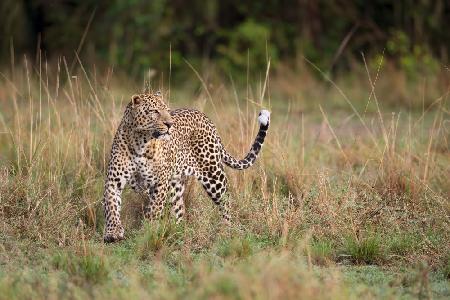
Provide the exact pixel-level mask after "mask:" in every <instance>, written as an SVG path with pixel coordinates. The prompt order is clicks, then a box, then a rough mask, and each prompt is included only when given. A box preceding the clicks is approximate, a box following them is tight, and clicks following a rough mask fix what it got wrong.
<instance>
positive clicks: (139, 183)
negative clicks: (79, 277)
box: [103, 92, 270, 242]
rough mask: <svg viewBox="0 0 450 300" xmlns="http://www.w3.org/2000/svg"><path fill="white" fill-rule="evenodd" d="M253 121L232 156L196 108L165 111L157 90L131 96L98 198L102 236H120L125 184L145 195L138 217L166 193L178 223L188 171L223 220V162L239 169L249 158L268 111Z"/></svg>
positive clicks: (158, 209) (158, 208)
mask: <svg viewBox="0 0 450 300" xmlns="http://www.w3.org/2000/svg"><path fill="white" fill-rule="evenodd" d="M258 121H259V124H260V127H259V131H258V134H257V136H256V139H255V141H254V143H253V145H252V147H251V149H250V151H249V152H248V154H247V155H246V156H245V158H244V159H241V160H237V159H235V158H234V157H233V156H232V155H231V154H229V153H228V152H227V151H226V150H225V147H224V146H223V143H222V141H221V139H220V137H219V135H218V133H217V129H216V127H215V125H214V124H213V122H211V120H210V119H208V117H207V116H206V115H205V114H203V113H202V112H200V111H198V110H194V109H175V110H170V109H169V108H168V106H167V105H166V104H165V103H164V101H163V97H162V95H161V93H160V92H156V93H144V94H139V95H134V96H133V97H132V98H131V101H130V102H129V103H128V105H127V107H126V109H125V113H124V116H123V119H122V121H121V123H120V125H119V127H118V129H117V131H116V134H115V136H114V140H113V143H112V149H111V155H110V161H109V165H108V169H107V176H106V182H105V192H104V197H103V207H104V212H105V219H106V225H105V231H104V241H105V242H115V241H118V240H122V239H123V238H124V228H123V226H122V224H121V221H120V209H121V204H122V200H121V194H122V191H123V189H124V188H125V185H126V184H129V185H130V186H131V187H132V189H133V190H135V191H137V192H140V193H144V194H145V196H146V198H147V204H146V205H145V208H144V217H145V218H146V219H149V220H154V219H157V218H159V217H160V216H161V215H162V211H163V208H164V205H165V202H166V199H167V198H168V196H169V194H170V196H171V200H170V202H171V205H172V213H173V215H175V217H176V220H177V222H180V221H181V220H182V219H183V216H184V213H185V208H184V201H183V192H184V189H185V184H186V179H187V177H188V176H194V177H195V178H196V179H197V180H198V181H200V183H201V184H202V185H203V188H204V189H205V190H206V192H207V194H208V195H209V197H210V198H211V199H212V200H213V202H214V203H215V204H217V205H218V207H219V210H220V212H221V214H222V216H223V219H224V220H225V221H226V222H228V223H229V222H230V213H229V207H228V201H226V200H225V198H224V197H223V195H224V193H225V192H226V190H227V176H226V174H225V172H224V168H223V163H224V164H225V165H227V166H229V167H231V168H233V169H237V170H243V169H246V168H248V167H250V166H251V165H252V164H253V163H254V162H255V160H256V157H257V156H258V154H259V152H260V150H261V146H262V145H263V143H264V138H265V136H266V132H267V130H268V128H269V122H270V113H269V112H268V111H267V110H262V111H261V112H260V113H259V117H258Z"/></svg>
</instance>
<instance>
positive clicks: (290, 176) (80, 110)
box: [0, 61, 450, 299]
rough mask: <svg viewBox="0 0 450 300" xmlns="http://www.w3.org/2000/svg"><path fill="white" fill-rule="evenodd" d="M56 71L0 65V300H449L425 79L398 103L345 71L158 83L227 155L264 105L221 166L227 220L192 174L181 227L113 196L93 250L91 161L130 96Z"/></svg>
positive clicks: (444, 139)
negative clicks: (254, 146) (238, 165)
mask: <svg viewBox="0 0 450 300" xmlns="http://www.w3.org/2000/svg"><path fill="white" fill-rule="evenodd" d="M68 73H69V72H68V71H67V70H66V67H65V64H64V61H61V63H60V64H59V66H58V65H57V66H56V67H55V68H51V67H50V66H49V67H48V70H47V69H46V68H45V67H44V66H43V67H42V69H39V68H34V67H30V66H24V67H16V68H14V74H9V73H8V72H7V71H5V72H2V74H3V75H2V80H1V81H0V153H1V156H0V228H1V229H0V299H29V298H33V299H40V298H46V299H58V298H62V297H64V298H99V299H103V298H113V299H123V298H148V297H152V298H164V299H173V298H195V299H197V298H200V299H209V298H218V299H223V298H227V299H228V298H232V299H249V298H261V299H274V298H283V299H284V298H297V297H298V295H303V297H304V298H308V299H353V298H355V299H357V298H362V297H368V298H397V297H401V298H416V297H422V298H427V297H432V298H445V297H448V296H449V293H450V292H449V291H450V288H449V281H448V278H449V257H450V256H449V252H448V242H447V241H448V240H450V234H449V228H450V226H449V225H450V224H449V220H448V215H449V212H450V207H449V201H448V200H449V195H450V189H449V188H450V185H449V184H448V166H449V164H450V159H449V157H450V156H449V140H448V120H449V115H448V112H449V107H448V100H447V94H446V91H443V92H442V94H440V95H441V96H438V97H437V98H436V97H435V94H436V92H437V91H439V88H438V86H437V85H436V86H435V87H436V89H434V90H433V91H432V92H430V93H427V91H428V90H424V91H423V92H424V94H423V95H422V96H418V94H417V93H413V92H410V91H408V90H404V91H402V92H401V93H403V94H402V95H403V96H402V97H406V98H414V97H415V98H414V99H410V100H411V103H414V105H411V106H408V105H404V104H401V105H402V106H395V103H394V101H393V100H392V97H393V96H392V95H391V94H390V93H391V89H388V88H386V87H391V88H392V84H391V85H390V83H389V82H390V81H392V82H396V80H398V78H395V76H400V75H399V74H398V73H396V72H393V73H391V74H386V75H384V76H380V78H379V80H380V81H379V83H377V85H376V88H374V89H372V86H371V84H370V80H368V81H369V84H367V83H366V82H364V81H363V79H362V78H364V77H361V76H359V77H361V78H358V76H354V74H353V75H352V76H351V77H352V78H338V79H337V80H336V81H333V83H334V84H335V85H336V86H337V87H339V88H340V90H339V89H337V88H336V87H332V88H330V87H329V86H324V84H323V82H322V83H321V81H320V80H318V79H317V78H316V77H313V76H310V75H308V76H309V77H305V76H306V75H303V74H302V76H303V77H304V78H303V77H302V78H300V79H301V80H300V79H298V78H297V83H298V82H302V83H304V86H303V85H301V84H300V85H301V87H298V88H297V89H295V88H294V86H293V82H294V79H295V78H293V77H292V76H293V74H290V73H289V74H287V75H286V76H287V77H288V78H290V80H284V81H283V80H282V76H279V75H278V76H275V77H274V78H273V79H271V80H270V81H267V82H265V83H264V82H263V83H262V84H261V87H259V86H258V85H256V87H254V86H253V85H252V86H248V87H247V88H244V89H240V88H239V86H238V85H237V86H238V87H237V88H236V89H235V88H234V86H233V85H228V84H227V83H226V82H224V81H220V80H219V79H218V78H215V77H214V76H212V77H211V79H210V80H209V81H208V82H206V81H203V82H202V84H198V83H192V84H190V85H188V86H185V87H183V86H179V87H172V89H171V99H170V105H171V106H172V107H183V106H187V107H194V108H197V109H200V110H202V111H205V113H206V114H207V115H208V116H210V118H211V119H212V120H213V121H214V123H215V124H217V126H218V131H219V133H220V134H221V137H222V140H223V141H224V144H225V147H226V148H227V149H228V150H229V151H230V152H231V153H234V154H235V155H236V156H238V157H242V156H243V155H244V154H245V153H246V151H247V150H248V147H249V146H250V144H251V141H252V140H253V138H254V136H255V135H256V116H257V112H258V111H259V110H260V106H262V107H265V108H269V109H270V110H271V111H272V123H271V128H270V129H269V133H268V136H267V142H266V144H265V146H264V149H263V151H262V156H261V157H260V158H259V159H258V163H257V164H256V165H255V166H254V167H252V168H251V169H249V170H247V171H243V172H235V171H232V170H226V172H227V175H228V177H229V183H230V184H229V185H230V189H229V193H228V196H229V197H230V201H231V211H232V219H233V222H232V225H231V226H230V227H224V226H223V224H222V222H221V221H220V216H219V213H218V211H217V208H216V207H214V205H213V204H212V202H211V201H210V200H209V199H208V197H207V196H206V195H205V194H204V192H203V190H202V188H201V187H200V186H199V185H198V184H197V183H195V182H194V181H190V182H189V184H188V187H187V189H186V194H185V199H186V206H187V214H186V222H185V223H184V224H181V225H176V224H174V223H173V220H172V219H170V218H164V219H163V220H161V221H159V222H155V223H152V224H148V223H146V222H142V203H143V201H144V199H142V197H141V196H140V195H137V194H134V193H132V192H131V191H130V190H126V191H125V192H124V194H123V210H122V221H123V224H124V226H125V228H126V233H125V234H126V240H124V241H122V242H120V243H118V244H113V245H104V244H103V243H102V231H103V226H104V218H103V211H102V208H101V199H102V194H103V180H104V173H105V172H104V171H105V165H106V162H107V159H108V154H109V149H110V145H111V141H112V137H113V135H114V131H115V128H116V127H117V125H118V122H119V121H120V119H121V117H122V112H123V108H124V105H125V103H126V102H127V101H128V99H129V97H130V96H131V94H133V93H135V92H136V91H137V90H139V89H134V88H133V86H136V84H134V83H132V82H127V81H126V80H120V78H119V77H118V76H117V77H115V76H112V77H111V76H105V77H103V78H100V77H96V76H94V75H93V74H91V73H85V72H83V71H80V72H79V73H74V74H69V75H68ZM199 74H200V73H199ZM305 78H306V79H305ZM291 79H292V80H291ZM202 80H203V79H202ZM402 80H403V79H402ZM442 80H443V81H445V80H446V78H443V79H442ZM430 82H433V84H437V83H436V82H439V81H438V80H434V79H433V80H430ZM350 83H351V84H350ZM378 84H379V86H378ZM300 85H298V84H297V86H300ZM433 86H434V85H433ZM193 87H197V88H196V89H194V88H193ZM394 87H395V86H394ZM419 87H420V86H419ZM419 87H418V86H414V89H412V91H417V89H419ZM205 88H207V89H208V91H205ZM372 90H374V92H375V94H373V93H372ZM392 93H393V94H396V93H400V92H399V91H394V92H392ZM417 97H423V99H417ZM439 97H440V98H439ZM262 99H264V101H263V102H262V104H261V101H262ZM402 99H403V100H402V101H408V99H406V100H405V99H404V98H402ZM430 99H431V100H430ZM312 100H314V101H312ZM421 100H423V101H422V102H420V101H421ZM418 103H424V105H423V109H422V106H420V105H418ZM418 107H420V108H418ZM411 108H414V109H411Z"/></svg>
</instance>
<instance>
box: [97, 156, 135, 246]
mask: <svg viewBox="0 0 450 300" xmlns="http://www.w3.org/2000/svg"><path fill="white" fill-rule="evenodd" d="M115 150H116V149H114V148H113V151H112V153H111V160H110V162H109V166H108V174H107V177H106V182H105V192H104V194H103V209H104V212H105V219H106V222H105V223H106V224H105V231H104V235H103V240H104V241H105V243H112V242H116V241H119V240H123V239H124V228H123V226H122V223H121V221H120V209H121V204H122V199H121V195H122V191H123V189H124V187H125V185H126V184H127V182H128V181H129V179H130V178H131V174H133V172H134V171H135V170H136V168H135V167H134V165H133V163H132V162H131V160H130V159H129V158H128V156H127V155H126V154H125V153H116V152H115Z"/></svg>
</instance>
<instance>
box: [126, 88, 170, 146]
mask: <svg viewBox="0 0 450 300" xmlns="http://www.w3.org/2000/svg"><path fill="white" fill-rule="evenodd" d="M129 108H130V112H131V114H130V116H131V120H130V121H131V124H130V125H131V126H132V128H133V130H134V131H135V132H142V133H145V134H146V135H149V136H151V137H152V138H155V139H169V138H170V128H171V127H172V125H173V119H172V117H171V115H170V113H169V108H168V107H167V105H166V104H165V103H164V100H163V97H162V95H161V93H160V92H156V93H148V94H139V95H134V96H133V97H131V102H130V104H129Z"/></svg>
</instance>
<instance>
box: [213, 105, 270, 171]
mask: <svg viewBox="0 0 450 300" xmlns="http://www.w3.org/2000/svg"><path fill="white" fill-rule="evenodd" d="M258 123H259V131H258V135H257V136H256V138H255V141H254V142H253V145H252V147H251V148H250V151H249V152H248V153H247V155H246V156H245V158H244V159H241V160H237V159H236V158H234V157H233V156H232V155H231V154H230V153H228V152H227V150H225V147H223V148H222V149H223V150H222V155H223V156H222V160H223V162H224V163H225V164H226V165H227V166H229V167H231V168H233V169H236V170H244V169H247V168H248V167H250V166H251V165H253V163H254V162H255V161H256V158H257V157H258V154H259V151H261V147H262V145H263V144H264V138H265V137H266V132H267V129H269V124H270V112H269V111H267V110H262V111H261V112H260V113H259V116H258Z"/></svg>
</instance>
